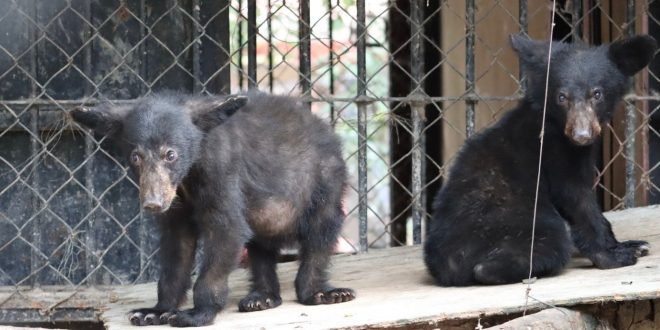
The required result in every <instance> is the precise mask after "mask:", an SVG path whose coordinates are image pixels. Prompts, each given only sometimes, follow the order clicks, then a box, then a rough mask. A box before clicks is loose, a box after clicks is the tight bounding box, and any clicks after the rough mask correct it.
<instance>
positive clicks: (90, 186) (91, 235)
mask: <svg viewBox="0 0 660 330" xmlns="http://www.w3.org/2000/svg"><path fill="white" fill-rule="evenodd" d="M83 10H84V13H83V15H85V19H87V21H88V22H93V20H92V8H91V2H89V1H86V2H85V6H84V7H83ZM141 18H142V17H141ZM140 26H141V27H142V24H140ZM93 29H94V28H93V27H89V29H88V30H87V31H86V32H87V33H86V34H87V35H86V36H87V37H91V36H92V35H93V34H94V32H93ZM92 49H93V48H92V47H86V48H85V50H84V53H83V55H84V66H85V67H84V69H83V72H85V74H86V75H87V76H88V77H93V73H92ZM140 54H143V52H140ZM143 77H144V76H143ZM88 86H89V84H85V96H86V97H89V96H90V95H91V94H92V92H93V91H92V90H91V89H90V88H89V87H88ZM95 88H96V87H95ZM84 137H85V159H87V162H85V166H84V173H85V189H87V191H89V192H90V193H91V194H92V196H94V197H95V195H94V181H93V180H94V158H93V157H92V154H93V153H94V148H95V144H94V141H93V140H92V138H90V137H89V136H88V135H84ZM94 204H95V202H92V205H91V206H92V207H90V208H89V209H90V210H92V209H94V206H95V205H94ZM86 225H87V228H86V229H85V247H86V248H85V275H86V276H87V278H88V280H87V283H86V284H87V285H88V286H91V285H94V284H97V281H96V277H95V276H92V275H91V274H92V273H93V272H94V268H95V267H96V259H97V258H96V255H95V253H94V251H96V226H95V221H94V216H93V215H92V214H89V215H88V218H87V223H86ZM140 244H142V242H140ZM140 259H142V258H140ZM142 265H143V263H142V260H141V263H140V268H142Z"/></svg>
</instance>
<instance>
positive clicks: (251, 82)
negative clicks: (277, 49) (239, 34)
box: [247, 0, 257, 89]
mask: <svg viewBox="0 0 660 330" xmlns="http://www.w3.org/2000/svg"><path fill="white" fill-rule="evenodd" d="M247 30H248V89H255V88H257V0H248V24H247Z"/></svg>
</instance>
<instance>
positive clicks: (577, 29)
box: [571, 0, 582, 42]
mask: <svg viewBox="0 0 660 330" xmlns="http://www.w3.org/2000/svg"><path fill="white" fill-rule="evenodd" d="M572 3H573V12H572V13H571V27H572V29H571V38H572V39H573V41H574V42H575V41H578V40H582V0H579V1H573V2H572Z"/></svg>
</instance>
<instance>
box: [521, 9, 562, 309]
mask: <svg viewBox="0 0 660 330" xmlns="http://www.w3.org/2000/svg"><path fill="white" fill-rule="evenodd" d="M556 6H557V1H556V0H553V1H552V20H551V22H550V42H549V43H548V65H547V67H546V72H545V95H544V98H543V116H542V119H541V133H540V135H539V138H540V141H541V145H540V147H539V166H538V169H537V173H536V192H535V195H534V215H533V217H532V243H531V247H530V251H529V275H528V276H527V280H526V281H525V282H526V283H527V288H526V289H525V308H524V309H523V316H524V315H525V314H526V313H527V306H528V304H529V298H530V296H529V292H530V291H532V283H533V282H534V281H533V280H532V268H533V266H534V234H535V232H536V210H537V207H538V201H539V185H540V183H541V164H542V160H543V137H544V136H545V113H546V110H547V107H548V85H549V81H550V57H551V54H552V35H553V33H552V32H553V31H554V29H555V8H556ZM534 300H536V299H534Z"/></svg>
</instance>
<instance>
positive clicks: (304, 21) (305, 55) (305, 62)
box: [298, 0, 312, 109]
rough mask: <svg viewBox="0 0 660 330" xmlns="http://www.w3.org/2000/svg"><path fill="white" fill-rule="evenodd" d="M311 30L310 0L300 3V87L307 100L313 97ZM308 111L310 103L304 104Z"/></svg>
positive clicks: (302, 0)
mask: <svg viewBox="0 0 660 330" xmlns="http://www.w3.org/2000/svg"><path fill="white" fill-rule="evenodd" d="M310 36H311V28H310V25H309V0H301V1H300V20H299V24H298V37H299V39H300V87H301V88H302V94H303V96H304V97H305V98H309V97H310V96H311V93H310V90H311V88H312V86H311V83H312V73H311V71H312V70H311V67H312V64H311V58H310V56H311V54H310V52H311V48H310V44H309V43H310ZM304 104H305V105H306V106H307V108H308V109H310V108H311V105H310V102H305V103H304Z"/></svg>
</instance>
